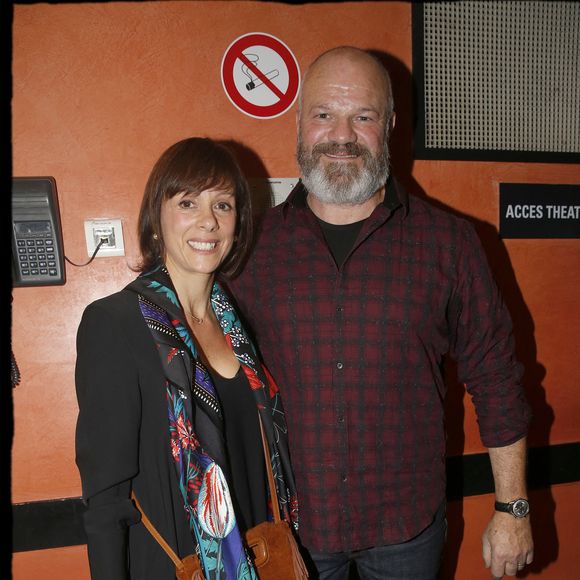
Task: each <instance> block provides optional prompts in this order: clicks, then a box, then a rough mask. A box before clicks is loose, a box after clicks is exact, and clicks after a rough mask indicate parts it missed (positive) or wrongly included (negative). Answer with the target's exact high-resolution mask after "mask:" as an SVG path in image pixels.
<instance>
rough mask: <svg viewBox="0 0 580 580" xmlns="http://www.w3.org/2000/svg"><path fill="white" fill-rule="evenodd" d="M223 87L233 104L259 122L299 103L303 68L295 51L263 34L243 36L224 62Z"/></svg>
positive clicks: (255, 33)
mask: <svg viewBox="0 0 580 580" xmlns="http://www.w3.org/2000/svg"><path fill="white" fill-rule="evenodd" d="M221 76H222V84H223V87H224V90H225V92H226V95H227V96H228V98H229V99H230V101H231V102H232V104H233V105H234V106H235V107H236V108H237V109H239V110H240V111H241V112H242V113H244V114H246V115H249V116H250V117H255V118H257V119H271V118H273V117H278V116H280V115H282V114H283V113H285V112H286V111H287V110H288V109H289V108H290V107H291V106H292V105H293V104H294V101H295V100H296V97H297V96H298V89H299V87H300V69H299V68H298V62H297V61H296V58H295V56H294V55H293V54H292V52H291V50H290V49H289V48H288V47H287V46H286V45H285V44H284V43H283V42H282V41H281V40H279V39H278V38H276V37H274V36H272V35H270V34H265V33H263V32H253V33H250V34H245V35H244V36H240V37H239V38H237V39H236V40H234V42H232V43H231V44H230V46H229V47H228V48H227V50H226V52H225V54H224V57H223V59H222V67H221Z"/></svg>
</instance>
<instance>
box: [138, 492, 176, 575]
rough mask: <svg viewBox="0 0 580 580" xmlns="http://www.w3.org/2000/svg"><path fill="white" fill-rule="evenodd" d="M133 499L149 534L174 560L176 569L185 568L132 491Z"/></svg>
mask: <svg viewBox="0 0 580 580" xmlns="http://www.w3.org/2000/svg"><path fill="white" fill-rule="evenodd" d="M131 499H132V500H133V501H134V502H135V507H136V508H137V509H138V510H139V511H140V512H141V521H142V522H143V525H144V526H145V527H146V528H147V530H148V531H149V533H150V534H151V535H152V536H153V537H154V538H155V540H156V541H157V543H158V544H159V545H160V546H161V547H162V548H163V550H164V551H165V553H166V554H167V555H168V556H169V557H170V558H171V559H172V560H173V563H174V564H175V567H176V568H177V569H178V570H180V569H181V568H183V562H182V561H181V560H180V559H179V557H178V556H177V554H176V553H175V552H174V551H173V550H172V549H171V546H170V545H169V544H168V543H167V542H166V541H165V540H164V539H163V537H162V536H161V534H160V533H159V532H158V531H157V529H156V528H155V526H154V525H153V524H152V523H151V520H150V519H149V518H148V517H147V515H146V514H145V512H144V511H143V508H142V507H141V504H140V503H139V500H138V499H137V496H136V495H135V492H134V491H131Z"/></svg>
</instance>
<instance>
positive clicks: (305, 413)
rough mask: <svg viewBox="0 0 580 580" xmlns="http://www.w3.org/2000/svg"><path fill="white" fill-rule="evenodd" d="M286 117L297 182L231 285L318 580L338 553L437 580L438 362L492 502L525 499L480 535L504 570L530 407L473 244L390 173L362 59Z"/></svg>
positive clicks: (337, 564) (400, 574)
mask: <svg viewBox="0 0 580 580" xmlns="http://www.w3.org/2000/svg"><path fill="white" fill-rule="evenodd" d="M297 124H298V147H297V158H298V163H299V165H300V169H301V174H302V180H301V183H300V184H299V185H298V186H297V187H296V188H295V189H294V191H292V193H291V194H290V196H289V198H288V200H287V201H286V202H285V203H283V204H281V205H280V206H277V207H275V208H273V209H272V210H270V212H269V214H268V215H267V216H266V218H265V220H264V222H263V225H262V228H261V232H260V236H259V239H258V243H257V246H256V249H255V251H254V253H253V256H252V258H251V260H250V262H249V264H248V266H247V268H246V269H245V271H244V273H243V274H242V276H241V277H240V278H238V280H236V282H235V284H234V285H233V291H234V292H235V295H236V297H237V299H238V301H239V303H240V306H241V307H242V310H243V311H244V312H245V313H246V315H247V317H248V319H249V322H250V324H251V326H252V327H253V330H254V332H255V335H256V338H257V340H258V344H259V347H260V349H261V352H262V355H263V357H264V360H265V363H266V365H267V366H268V367H269V369H270V371H271V372H272V374H273V375H274V377H275V378H276V380H277V382H278V384H279V385H280V389H281V390H283V393H284V400H285V406H286V412H287V420H288V429H289V435H290V445H291V455H292V462H293V466H294V469H295V473H296V481H297V487H298V501H299V505H300V522H301V523H300V536H301V539H302V542H303V544H304V546H305V547H306V548H307V549H308V551H309V553H310V555H311V557H312V560H313V561H314V563H315V565H316V567H317V570H318V572H319V575H320V578H321V579H332V580H334V579H346V578H347V574H348V566H349V563H350V562H351V561H354V562H356V565H357V568H358V572H359V575H360V576H361V578H364V579H367V578H368V579H381V580H385V579H389V578H397V579H401V580H411V579H427V578H435V577H436V574H437V570H438V567H439V562H440V556H441V552H442V547H443V543H444V539H445V534H446V521H445V434H444V425H443V421H444V417H443V404H442V401H443V398H444V396H445V387H444V382H443V378H442V373H441V369H442V360H443V357H444V356H445V355H447V354H449V355H451V356H452V357H454V358H455V359H456V361H457V365H458V373H459V378H460V380H461V381H463V382H465V383H466V384H467V387H468V389H469V392H470V394H471V395H472V396H473V399H474V402H475V405H476V409H477V413H478V421H479V425H480V431H481V436H482V440H483V442H484V444H485V445H486V446H487V447H488V448H489V454H490V458H491V462H492V467H493V474H494V479H495V489H496V500H497V501H498V502H501V503H503V504H507V503H508V502H511V501H513V500H520V499H521V500H523V501H519V502H518V503H517V504H516V512H515V515H512V514H511V513H504V512H501V511H495V513H494V515H493V517H492V519H491V522H490V523H489V525H488V527H487V529H486V531H485V533H484V535H483V557H484V561H485V564H486V566H488V567H491V573H492V575H493V576H494V577H501V576H503V575H504V574H505V575H511V576H513V575H515V574H516V572H517V571H518V570H520V569H522V568H523V567H524V565H525V564H526V563H528V564H529V563H530V562H531V561H532V558H533V552H532V549H533V548H532V540H531V532H530V524H529V518H527V517H516V516H522V515H525V513H526V510H527V507H528V506H527V501H526V498H527V495H526V486H525V436H526V432H527V425H528V419H529V410H528V406H527V403H526V401H525V398H524V394H523V391H522V387H521V385H520V378H521V368H520V365H519V364H518V363H517V362H516V361H515V360H514V358H513V344H512V336H511V322H510V319H509V315H508V313H507V311H506V309H505V307H504V305H503V302H502V301H501V298H500V297H499V295H498V292H497V289H496V286H495V285H494V282H493V280H492V278H491V275H490V272H489V269H488V266H487V264H486V261H485V258H484V254H483V251H482V248H481V245H480V243H479V241H478V239H477V236H476V234H475V233H474V230H473V229H472V227H471V226H470V225H469V224H468V222H466V221H465V220H462V219H460V218H457V217H454V216H452V215H451V214H447V213H445V212H442V211H441V210H438V209H436V208H434V207H432V206H431V205H429V204H427V203H425V202H424V201H422V200H420V199H418V198H415V197H412V196H407V194H406V193H405V192H404V191H403V189H402V188H401V186H400V185H399V184H398V183H397V182H396V180H395V179H393V178H392V177H390V170H389V147H388V137H389V133H390V132H391V130H392V129H393V127H394V126H395V113H394V109H393V98H392V91H391V83H390V80H389V76H388V73H387V72H386V71H385V69H384V68H383V67H382V65H381V64H380V63H379V61H378V60H376V59H375V58H374V57H372V56H371V55H369V54H368V53H366V52H364V51H361V50H359V49H355V48H352V47H339V48H336V49H333V50H330V51H328V52H326V53H324V54H322V55H321V56H320V57H318V58H317V59H316V60H315V61H314V63H313V64H312V65H311V67H310V68H309V70H308V71H307V74H306V75H305V78H304V82H303V85H302V90H301V95H300V103H299V110H298V115H297ZM498 507H499V508H502V507H504V509H512V507H511V506H510V507H509V508H505V506H501V505H500V506H498ZM490 509H492V506H490Z"/></svg>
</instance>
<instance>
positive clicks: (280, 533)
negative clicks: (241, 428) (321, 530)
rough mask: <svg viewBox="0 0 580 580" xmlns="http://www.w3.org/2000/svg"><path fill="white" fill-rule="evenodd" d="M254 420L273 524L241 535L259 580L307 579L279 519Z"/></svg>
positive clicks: (293, 542)
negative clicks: (268, 491) (249, 552)
mask: <svg viewBox="0 0 580 580" xmlns="http://www.w3.org/2000/svg"><path fill="white" fill-rule="evenodd" d="M258 419H259V421H260V430H261V432H262V446H263V448H264V459H265V460H266V472H267V474H268V486H269V487H270V498H271V500H272V512H273V515H274V521H273V522H262V523H261V524H258V525H257V526H254V527H253V528H250V529H249V530H248V531H247V532H246V534H245V539H246V544H247V546H248V548H250V551H251V552H252V556H253V557H252V561H253V563H254V567H255V568H256V572H257V573H258V578H259V579H260V580H304V579H306V578H308V572H307V570H306V565H305V564H304V560H303V559H302V556H301V555H300V550H299V548H298V544H297V542H296V539H295V538H294V534H293V533H292V530H291V529H290V526H289V525H288V522H286V521H285V520H283V519H282V518H281V517H280V506H279V505H278V494H277V493H276V484H275V482H274V474H273V473H272V464H271V463H270V453H269V452H268V444H267V443H266V437H265V436H264V427H263V426H262V419H261V418H260V416H259V415H258Z"/></svg>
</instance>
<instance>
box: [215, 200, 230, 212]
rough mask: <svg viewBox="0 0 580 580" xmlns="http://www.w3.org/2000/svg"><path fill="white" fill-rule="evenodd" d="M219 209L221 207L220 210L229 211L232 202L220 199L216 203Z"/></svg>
mask: <svg viewBox="0 0 580 580" xmlns="http://www.w3.org/2000/svg"><path fill="white" fill-rule="evenodd" d="M216 207H217V209H219V210H220V211H229V210H231V209H232V206H231V204H229V203H228V202H227V201H220V202H218V203H217V204H216Z"/></svg>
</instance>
